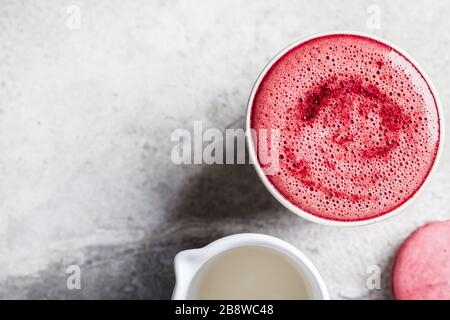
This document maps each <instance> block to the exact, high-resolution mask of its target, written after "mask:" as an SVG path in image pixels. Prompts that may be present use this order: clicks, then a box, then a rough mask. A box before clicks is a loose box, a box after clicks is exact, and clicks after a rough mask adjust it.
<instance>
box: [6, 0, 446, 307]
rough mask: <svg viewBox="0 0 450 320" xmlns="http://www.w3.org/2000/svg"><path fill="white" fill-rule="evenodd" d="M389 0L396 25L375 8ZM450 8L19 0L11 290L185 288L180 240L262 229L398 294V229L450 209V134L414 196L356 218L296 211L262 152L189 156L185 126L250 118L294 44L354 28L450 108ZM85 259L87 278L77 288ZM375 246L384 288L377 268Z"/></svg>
mask: <svg viewBox="0 0 450 320" xmlns="http://www.w3.org/2000/svg"><path fill="white" fill-rule="evenodd" d="M371 4H375V5H378V8H379V9H380V18H381V25H380V26H381V28H380V29H371V28H369V27H370V26H371V25H370V23H369V27H368V25H367V20H368V18H369V16H370V14H368V13H367V8H368V7H369V5H371ZM70 5H76V6H79V8H80V9H81V24H80V28H79V29H75V30H72V29H70V28H68V26H67V19H68V17H69V14H68V13H67V8H68V6H70ZM449 15H450V4H449V3H448V1H424V0H423V1H410V0H402V1H400V0H397V1H348V0H339V1H337V0H334V1H325V0H321V1H277V0H271V1H264V2H263V1H258V0H252V1H249V0H246V1H210V0H189V1H156V0H155V1H106V0H104V1H95V2H94V1H79V0H73V1H61V0H58V1H56V0H55V1H16V0H15V1H6V0H1V1H0V150H1V153H0V297H1V298H39V299H41V298H56V299H60V298H63V299H74V298H146V299H161V298H170V295H171V291H172V288H173V285H174V276H173V270H172V260H173V257H174V255H175V254H176V252H178V251H180V250H182V249H186V248H193V247H198V246H202V245H205V244H207V243H208V242H210V241H212V240H214V239H216V238H218V237H221V236H224V235H229V234H232V233H238V232H262V233H267V234H271V235H275V236H278V237H280V238H282V239H285V240H288V241H290V242H291V243H293V244H294V245H295V246H297V247H298V248H300V249H301V250H302V251H304V252H305V254H307V255H308V256H309V257H310V258H311V260H312V261H313V262H314V263H315V264H316V265H317V267H318V269H319V270H320V272H321V273H322V275H323V277H324V279H325V281H326V283H327V286H328V288H329V291H330V294H331V296H332V297H333V298H336V299H384V298H391V293H390V289H389V279H390V274H389V271H390V268H391V264H392V259H393V256H394V253H395V250H396V249H397V247H398V246H399V245H400V243H401V242H402V241H403V239H405V237H406V236H407V235H408V234H409V233H410V232H411V231H412V230H414V229H415V228H416V227H417V226H420V225H422V224H424V223H426V222H427V221H431V220H437V219H448V218H450V210H449V207H450V199H449V191H450V171H449V166H448V165H447V161H448V157H449V152H448V150H445V151H444V157H443V159H442V162H441V164H440V166H439V168H438V171H437V174H436V175H435V176H434V177H433V179H432V181H431V183H430V185H429V186H428V188H427V189H426V190H425V192H423V193H422V195H421V196H420V197H419V199H418V200H417V201H416V202H415V203H414V204H413V205H412V206H410V207H409V209H408V210H407V212H405V213H403V214H402V215H400V216H397V217H395V218H393V219H391V220H388V221H385V222H382V223H379V224H376V225H371V226H367V227H361V228H351V229H347V228H345V229H338V228H331V227H324V226H320V225H314V224H311V223H308V222H306V221H303V220H301V219H300V218H297V217H296V216H295V215H293V214H291V213H289V212H287V211H286V210H285V209H283V208H282V207H281V206H280V205H279V204H278V203H277V202H276V201H274V200H273V199H272V198H271V196H270V195H269V194H268V192H266V190H265V189H264V188H263V186H262V184H261V183H260V182H259V181H258V179H257V177H256V175H255V173H254V172H253V169H252V168H251V167H250V166H247V165H241V166H237V165H236V166H219V165H215V166H207V165H202V166H200V165H198V166H194V165H185V166H176V165H174V164H172V162H171V161H170V152H171V149H172V147H173V146H174V143H173V142H171V141H170V134H171V132H172V131H173V130H174V129H176V128H187V129H192V126H193V121H194V120H203V121H204V126H205V127H217V128H220V129H225V128H226V127H229V126H231V127H236V126H237V127H239V126H241V125H242V120H243V117H244V114H245V104H246V101H247V97H248V95H249V92H250V90H251V87H252V84H253V82H254V80H255V79H256V77H257V75H258V74H259V72H260V70H261V69H262V67H263V66H264V65H265V64H266V63H267V62H268V60H269V59H270V58H271V57H272V56H273V55H274V54H275V53H277V51H279V50H280V49H281V48H283V47H284V46H286V45H287V44H288V43H290V42H292V41H294V40H296V39H297V38H299V37H302V36H305V35H309V34H312V33H316V32H323V31H333V30H342V29H344V30H356V31H362V32H369V33H373V34H376V35H379V36H382V37H384V38H386V39H388V40H390V41H392V42H394V43H396V44H397V45H398V46H400V47H402V48H404V49H405V50H406V51H407V52H409V53H410V54H411V55H412V56H414V57H415V58H416V60H417V61H419V62H420V63H421V64H422V65H423V67H424V68H425V70H427V71H428V73H429V75H430V77H431V78H432V79H433V81H434V83H435V85H436V88H437V90H438V92H439V93H440V95H441V99H442V101H443V105H444V109H447V102H448V101H449V95H450V88H449V78H448V75H449V74H450V63H449V58H450V56H449V52H450V33H449V32H448V30H449V27H450V24H449V23H450V20H449V18H448V17H449ZM369 22H370V21H369ZM448 120H450V118H448ZM448 124H449V122H448V121H446V126H447V125H448ZM71 264H77V265H79V266H80V267H81V270H82V289H81V290H73V291H71V290H67V289H66V276H67V275H66V274H65V270H66V268H67V266H69V265H71ZM373 264H377V265H379V266H380V267H381V269H382V275H383V277H382V278H383V283H382V289H381V290H368V289H367V288H366V285H365V283H366V278H367V274H366V270H367V267H368V266H370V265H373Z"/></svg>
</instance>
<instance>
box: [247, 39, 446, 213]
mask: <svg viewBox="0 0 450 320" xmlns="http://www.w3.org/2000/svg"><path fill="white" fill-rule="evenodd" d="M251 108H252V109H251V116H250V126H251V128H252V129H255V130H256V131H258V130H259V129H277V130H279V132H280V137H279V139H278V140H277V141H278V143H277V151H278V153H279V159H280V162H279V164H280V170H278V172H277V173H276V174H274V175H270V176H269V175H268V176H267V178H268V179H269V180H270V182H271V183H272V184H273V185H274V186H275V188H276V189H277V190H278V191H279V192H280V193H281V194H282V195H283V196H284V197H285V198H286V199H287V200H288V201H290V202H291V203H293V204H294V205H296V206H298V207H299V208H300V209H302V210H303V211H306V212H308V213H310V214H313V215H316V216H319V217H322V218H325V219H330V220H338V221H359V220H365V219H370V218H374V217H376V216H380V215H384V214H386V213H389V212H391V211H392V210H394V209H395V208H397V207H399V206H400V205H402V204H403V203H404V202H405V201H407V200H408V199H409V198H410V197H412V196H413V195H414V194H415V193H416V192H417V190H418V189H419V188H420V187H421V185H422V184H423V182H424V181H425V179H426V177H427V176H428V174H429V172H430V170H431V167H432V166H433V163H434V161H435V159H436V155H437V151H438V146H439V139H440V130H439V113H438V109H437V104H436V100H435V97H434V96H433V93H432V91H431V89H430V87H429V85H428V83H427V82H426V80H425V79H424V77H423V75H422V74H421V73H420V72H419V71H418V69H417V68H416V67H415V66H414V65H413V64H412V63H411V62H410V61H409V60H408V59H407V58H406V57H404V56H403V55H402V54H401V53H399V52H398V51H396V50H395V49H393V48H391V47H390V46H388V45H386V44H384V43H381V42H378V41H376V40H373V39H370V38H367V37H363V36H356V35H328V36H323V37H319V38H314V39H312V40H309V41H307V42H304V43H301V44H299V45H298V46H296V47H294V48H293V49H291V50H289V51H288V52H287V53H286V54H284V55H283V56H282V57H281V58H280V59H279V60H277V61H276V62H275V63H274V64H273V65H272V66H271V68H270V69H269V70H268V72H267V73H266V74H265V76H264V78H263V79H262V81H261V83H260V85H259V87H258V89H257V91H256V94H255V97H254V99H253V104H252V106H251Z"/></svg>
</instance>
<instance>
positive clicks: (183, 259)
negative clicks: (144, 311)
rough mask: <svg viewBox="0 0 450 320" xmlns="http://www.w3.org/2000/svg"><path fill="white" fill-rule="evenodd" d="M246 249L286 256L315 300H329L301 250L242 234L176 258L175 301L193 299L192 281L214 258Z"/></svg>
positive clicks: (258, 236)
mask: <svg viewBox="0 0 450 320" xmlns="http://www.w3.org/2000/svg"><path fill="white" fill-rule="evenodd" d="M243 246H261V247H266V248H270V249H272V250H275V251H277V252H279V253H281V254H284V255H286V256H287V257H288V258H290V259H291V261H293V262H294V263H295V265H296V266H297V268H298V270H299V272H300V273H301V274H302V275H303V276H304V279H305V281H306V282H307V284H308V286H309V288H310V295H311V298H312V299H314V300H328V299H329V296H328V291H327V288H326V286H325V283H324V282H323V280H322V277H321V276H320V274H319V272H318V271H317V269H316V268H315V267H314V265H313V264H312V263H311V261H309V259H308V258H306V257H305V256H304V255H303V254H302V253H301V252H300V251H299V250H298V249H297V248H295V247H294V246H292V245H291V244H289V243H287V242H286V241H283V240H281V239H278V238H275V237H272V236H268V235H264V234H257V233H241V234H235V235H231V236H228V237H224V238H221V239H219V240H216V241H214V242H212V243H210V244H209V245H207V246H205V247H203V248H200V249H192V250H185V251H181V252H179V253H178V254H177V255H176V256H175V260H174V267H175V279H176V284H175V289H174V291H173V295H172V299H174V300H189V299H191V298H190V296H189V293H190V288H191V284H192V280H193V279H194V277H195V276H196V275H197V273H198V272H201V269H202V267H203V266H204V265H205V263H207V262H208V261H209V260H210V259H211V258H213V257H215V256H217V255H219V254H221V253H223V252H225V251H228V250H230V249H234V248H238V247H243Z"/></svg>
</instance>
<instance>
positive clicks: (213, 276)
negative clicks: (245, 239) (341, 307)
mask: <svg viewBox="0 0 450 320" xmlns="http://www.w3.org/2000/svg"><path fill="white" fill-rule="evenodd" d="M188 296H189V299H210V300H211V299H299V300H304V299H311V293H310V289H309V285H308V283H307V282H306V281H305V278H304V276H303V275H302V273H301V270H300V269H299V267H298V266H297V265H296V264H295V263H294V261H292V259H291V258H290V257H288V256H286V255H284V254H282V253H280V252H278V251H275V250H273V249H270V248H266V247H260V246H244V247H238V248H234V249H231V250H228V251H225V252H224V253H222V254H219V255H218V256H216V257H214V258H212V259H211V260H209V261H208V262H207V263H206V264H205V265H204V266H203V267H202V268H201V269H200V270H199V272H197V274H196V275H195V277H194V279H193V281H192V284H191V287H190V290H189V294H188Z"/></svg>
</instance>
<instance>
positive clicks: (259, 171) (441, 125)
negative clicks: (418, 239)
mask: <svg viewBox="0 0 450 320" xmlns="http://www.w3.org/2000/svg"><path fill="white" fill-rule="evenodd" d="M333 34H343V35H345V34H349V35H358V36H363V37H367V38H369V39H374V40H376V41H379V42H381V43H384V44H386V45H388V46H389V47H391V48H393V49H394V50H396V51H398V52H399V53H400V54H401V55H403V56H404V57H405V58H406V59H408V60H409V61H410V62H411V63H412V64H413V65H414V66H415V67H416V68H417V70H418V71H419V73H420V74H421V75H422V76H423V78H424V79H425V81H426V82H427V83H428V85H429V87H430V90H431V93H432V94H433V96H434V98H435V101H436V106H437V110H438V113H439V128H440V139H439V147H438V151H437V154H436V159H435V161H434V163H433V166H432V167H431V170H430V172H429V174H428V176H427V177H426V179H425V181H424V182H423V183H422V185H421V186H420V188H419V190H417V191H416V193H415V194H414V195H413V196H412V197H411V198H409V199H408V200H407V201H406V202H404V203H403V204H402V205H401V206H399V207H397V208H396V209H394V210H392V211H390V212H388V213H386V214H383V215H381V216H377V217H374V218H371V219H365V220H359V221H337V220H331V219H325V218H321V217H318V216H315V215H313V214H311V213H308V212H306V211H304V210H302V209H300V208H299V207H297V206H295V205H294V204H292V203H291V202H290V201H288V200H287V199H286V198H285V197H284V196H283V195H282V194H281V193H280V192H279V191H278V190H277V189H276V188H275V187H274V185H273V184H272V183H271V182H270V181H269V179H268V178H267V176H266V174H265V173H264V171H263V169H262V168H261V166H260V164H259V162H258V159H257V156H256V147H255V145H254V141H253V137H252V135H251V126H250V115H251V107H252V105H253V100H254V98H255V94H256V91H257V89H258V87H259V85H260V83H261V81H262V80H263V78H264V76H265V75H266V73H267V72H268V71H269V70H270V68H271V67H272V66H273V65H274V63H275V62H277V61H278V60H279V59H280V58H281V57H282V56H283V55H284V54H285V53H287V52H288V51H289V50H291V49H292V48H294V47H296V46H298V45H299V44H301V43H303V42H306V41H309V40H311V39H314V38H317V37H322V36H327V35H333ZM444 123H445V121H444V114H443V111H442V107H441V101H440V99H439V96H438V94H437V92H436V90H435V88H434V85H433V84H432V82H431V80H430V78H429V77H428V76H427V74H426V73H425V71H424V70H423V69H422V67H421V66H420V65H419V64H418V63H417V62H416V61H414V59H413V58H411V57H410V56H409V55H408V54H407V53H406V52H404V51H403V50H402V49H400V48H398V47H396V46H395V45H393V44H392V43H390V42H388V41H386V40H384V39H381V38H379V37H375V36H372V35H368V34H364V33H359V32H345V31H344V32H329V33H322V34H316V35H313V36H309V37H305V38H302V39H300V40H297V41H295V42H294V43H292V44H290V45H289V46H288V47H286V48H285V49H283V50H282V51H281V52H279V53H278V54H277V55H276V56H275V57H274V58H273V59H272V60H271V61H270V62H269V63H268V64H267V65H266V67H265V68H264V69H263V71H262V72H261V74H260V75H259V77H258V79H257V80H256V82H255V84H254V86H253V89H252V92H251V94H250V98H249V100H248V103H247V116H246V123H245V129H246V130H245V131H246V138H247V139H246V140H247V144H248V150H249V158H250V162H251V163H252V164H253V166H254V168H255V170H256V172H257V174H258V176H259V178H260V179H261V181H262V182H263V184H264V185H265V187H266V188H267V190H269V192H270V193H271V194H272V195H273V196H274V197H275V198H276V199H277V200H278V201H279V202H280V203H281V204H282V205H283V206H285V207H286V208H287V209H289V210H290V211H292V212H293V213H295V214H297V215H298V216H300V217H302V218H304V219H306V220H309V221H312V222H315V223H319V224H323V225H329V226H340V227H342V226H345V227H350V226H361V225H367V224H371V223H375V222H379V221H382V220H385V219H387V218H390V217H393V216H395V215H397V214H398V213H400V212H401V211H404V209H405V208H406V207H407V206H408V205H409V204H410V203H411V202H412V201H413V200H415V199H417V197H418V196H419V194H420V193H421V191H422V190H423V189H424V188H425V186H426V185H427V184H428V182H429V180H430V178H431V176H432V175H433V173H434V172H435V171H436V167H437V166H438V163H439V159H440V157H441V154H442V149H443V144H444Z"/></svg>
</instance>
